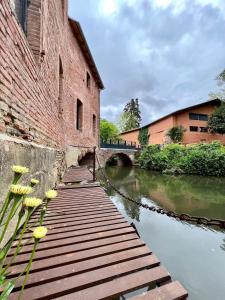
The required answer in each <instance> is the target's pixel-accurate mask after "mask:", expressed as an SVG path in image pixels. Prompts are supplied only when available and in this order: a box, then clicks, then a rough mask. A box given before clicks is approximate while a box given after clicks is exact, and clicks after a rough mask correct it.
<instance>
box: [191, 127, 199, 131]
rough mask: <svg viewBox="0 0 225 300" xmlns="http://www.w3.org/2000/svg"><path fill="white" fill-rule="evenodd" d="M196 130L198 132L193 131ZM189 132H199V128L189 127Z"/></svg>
mask: <svg viewBox="0 0 225 300" xmlns="http://www.w3.org/2000/svg"><path fill="white" fill-rule="evenodd" d="M194 128H196V129H197V130H192V129H194ZM189 130H190V132H199V130H198V126H189Z"/></svg>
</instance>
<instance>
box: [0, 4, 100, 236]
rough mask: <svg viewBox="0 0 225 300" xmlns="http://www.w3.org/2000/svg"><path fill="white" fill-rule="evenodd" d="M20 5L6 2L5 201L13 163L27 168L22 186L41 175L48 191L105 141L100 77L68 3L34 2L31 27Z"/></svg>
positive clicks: (2, 82) (0, 125)
mask: <svg viewBox="0 0 225 300" xmlns="http://www.w3.org/2000/svg"><path fill="white" fill-rule="evenodd" d="M19 3H20V0H0V58H1V59H0V179H1V180H0V181H1V191H2V193H1V196H0V201H1V200H2V198H3V197H4V196H5V194H6V192H7V188H8V185H9V183H10V182H11V178H12V171H11V168H10V167H11V165H13V164H21V165H25V166H27V167H29V168H30V173H29V175H28V176H26V177H25V181H24V183H26V182H29V179H30V178H32V177H35V178H37V179H39V180H40V185H39V187H38V191H37V194H38V195H39V196H42V195H43V193H44V191H46V190H47V189H48V188H50V187H54V186H55V184H56V182H57V181H58V180H59V178H60V176H61V175H62V173H63V171H64V170H65V167H66V165H65V163H67V166H68V165H71V164H76V163H77V161H78V159H79V157H80V156H81V155H82V156H83V155H85V152H86V150H87V149H86V148H84V147H82V146H94V145H96V146H97V145H98V141H99V139H98V129H99V104H100V103H99V101H100V87H99V82H98V84H97V83H96V75H95V77H94V75H93V74H92V73H93V72H92V70H93V65H92V68H91V67H90V61H89V63H87V61H86V58H85V57H86V56H85V55H84V53H83V48H81V47H80V42H78V37H77V36H76V35H75V32H74V30H73V29H72V27H71V23H70V22H69V21H68V16H67V6H68V3H67V0H30V1H29V6H28V9H27V26H25V27H26V28H25V29H24V28H22V26H21V24H22V22H21V20H20V17H21V16H20V14H19V13H18V8H19ZM87 72H88V74H89V75H90V84H89V86H87ZM77 99H79V100H80V101H81V102H82V104H83V110H82V111H83V122H82V124H83V126H82V130H81V129H79V130H77V129H76V127H77V124H76V120H77V117H76V114H77V111H76V108H77ZM93 115H94V116H95V122H96V124H95V126H94V125H93ZM94 129H95V132H94ZM69 145H75V146H81V147H71V146H69ZM12 228H13V227H12ZM9 235H10V233H9Z"/></svg>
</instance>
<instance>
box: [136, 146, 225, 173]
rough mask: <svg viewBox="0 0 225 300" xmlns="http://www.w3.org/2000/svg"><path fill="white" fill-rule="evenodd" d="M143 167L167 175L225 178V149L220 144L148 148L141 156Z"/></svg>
mask: <svg viewBox="0 0 225 300" xmlns="http://www.w3.org/2000/svg"><path fill="white" fill-rule="evenodd" d="M139 163H140V165H141V167H143V168H147V169H149V170H156V171H160V172H163V173H167V174H184V173H185V174H197V175H209V176H212V175H213V176H225V147H224V146H223V145H222V144H221V143H219V142H212V143H210V144H205V143H204V144H203V143H200V144H195V145H190V146H187V147H185V146H183V145H179V144H170V145H167V146H165V147H164V148H163V149H161V150H160V148H159V147H158V146H156V145H152V146H148V147H146V148H145V149H144V150H143V152H142V153H141V155H140V158H139Z"/></svg>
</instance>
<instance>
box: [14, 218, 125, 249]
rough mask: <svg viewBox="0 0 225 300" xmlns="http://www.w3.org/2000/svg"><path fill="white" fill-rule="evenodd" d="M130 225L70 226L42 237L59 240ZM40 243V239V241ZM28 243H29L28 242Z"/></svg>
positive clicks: (24, 240) (45, 240)
mask: <svg viewBox="0 0 225 300" xmlns="http://www.w3.org/2000/svg"><path fill="white" fill-rule="evenodd" d="M129 227H130V225H129V224H128V223H127V222H123V223H118V224H111V225H108V226H99V227H93V228H86V229H80V230H75V229H72V228H68V230H66V229H64V228H63V229H64V230H60V229H58V231H56V232H55V233H54V234H48V235H47V236H46V238H45V239H44V243H46V242H48V241H53V240H59V239H64V238H68V237H73V236H74V237H75V236H83V235H87V234H90V233H97V232H105V231H110V230H116V229H122V228H129ZM31 235H32V234H27V235H26V237H24V238H23V242H27V241H28V239H30V237H31ZM40 243H41V241H40ZM30 244H33V241H31V243H30ZM14 245H17V242H16V241H15V243H14ZM28 245H29V244H28Z"/></svg>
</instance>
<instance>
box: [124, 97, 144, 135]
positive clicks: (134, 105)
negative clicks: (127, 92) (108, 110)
mask: <svg viewBox="0 0 225 300" xmlns="http://www.w3.org/2000/svg"><path fill="white" fill-rule="evenodd" d="M140 125H141V112H140V109H139V102H138V99H131V100H130V101H129V102H128V103H127V104H126V105H125V107H124V109H123V113H122V114H121V116H120V120H119V126H120V130H121V131H127V130H131V129H134V128H139V127H140Z"/></svg>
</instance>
